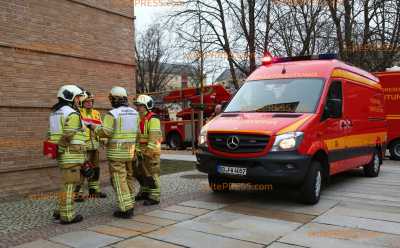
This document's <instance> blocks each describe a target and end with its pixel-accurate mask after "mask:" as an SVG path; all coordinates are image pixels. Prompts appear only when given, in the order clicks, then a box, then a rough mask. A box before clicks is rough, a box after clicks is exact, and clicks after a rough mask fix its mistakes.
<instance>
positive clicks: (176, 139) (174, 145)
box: [167, 132, 183, 150]
mask: <svg viewBox="0 0 400 248" xmlns="http://www.w3.org/2000/svg"><path fill="white" fill-rule="evenodd" d="M167 145H168V147H169V148H170V149H173V150H177V149H180V148H181V147H183V141H182V138H181V136H180V135H179V134H178V133H177V132H173V133H170V134H169V135H168V137H167Z"/></svg>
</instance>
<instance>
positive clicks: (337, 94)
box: [328, 81, 342, 100]
mask: <svg viewBox="0 0 400 248" xmlns="http://www.w3.org/2000/svg"><path fill="white" fill-rule="evenodd" d="M329 99H340V100H342V82H340V81H334V82H332V84H331V87H330V88H329V91H328V100H329Z"/></svg>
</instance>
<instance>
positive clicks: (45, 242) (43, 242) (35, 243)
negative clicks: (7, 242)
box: [14, 239, 68, 248]
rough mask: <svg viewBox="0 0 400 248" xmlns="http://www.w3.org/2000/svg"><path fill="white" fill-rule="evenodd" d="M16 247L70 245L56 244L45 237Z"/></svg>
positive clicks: (66, 247)
mask: <svg viewBox="0 0 400 248" xmlns="http://www.w3.org/2000/svg"><path fill="white" fill-rule="evenodd" d="M14 248H68V246H64V245H60V244H56V243H53V242H50V241H48V240H44V239H38V240H36V241H33V242H30V243H26V244H22V245H19V246H15V247H14Z"/></svg>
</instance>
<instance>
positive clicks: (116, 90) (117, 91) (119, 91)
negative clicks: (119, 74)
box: [110, 86, 128, 97]
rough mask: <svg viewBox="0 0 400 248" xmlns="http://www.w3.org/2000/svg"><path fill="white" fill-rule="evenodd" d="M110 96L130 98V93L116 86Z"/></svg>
mask: <svg viewBox="0 0 400 248" xmlns="http://www.w3.org/2000/svg"><path fill="white" fill-rule="evenodd" d="M110 96H119V97H128V93H127V92H126V89H125V88H122V87H119V86H115V87H113V88H112V89H111V91H110Z"/></svg>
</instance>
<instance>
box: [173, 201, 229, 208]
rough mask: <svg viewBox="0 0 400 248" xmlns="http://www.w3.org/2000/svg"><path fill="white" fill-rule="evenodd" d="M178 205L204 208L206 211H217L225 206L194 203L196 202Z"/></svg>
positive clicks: (200, 202)
mask: <svg viewBox="0 0 400 248" xmlns="http://www.w3.org/2000/svg"><path fill="white" fill-rule="evenodd" d="M179 205H182V206H187V207H192V208H204V209H208V210H217V209H220V208H223V207H225V206H227V205H226V204H222V203H215V202H206V201H196V200H193V201H186V202H182V203H180V204H179Z"/></svg>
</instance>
